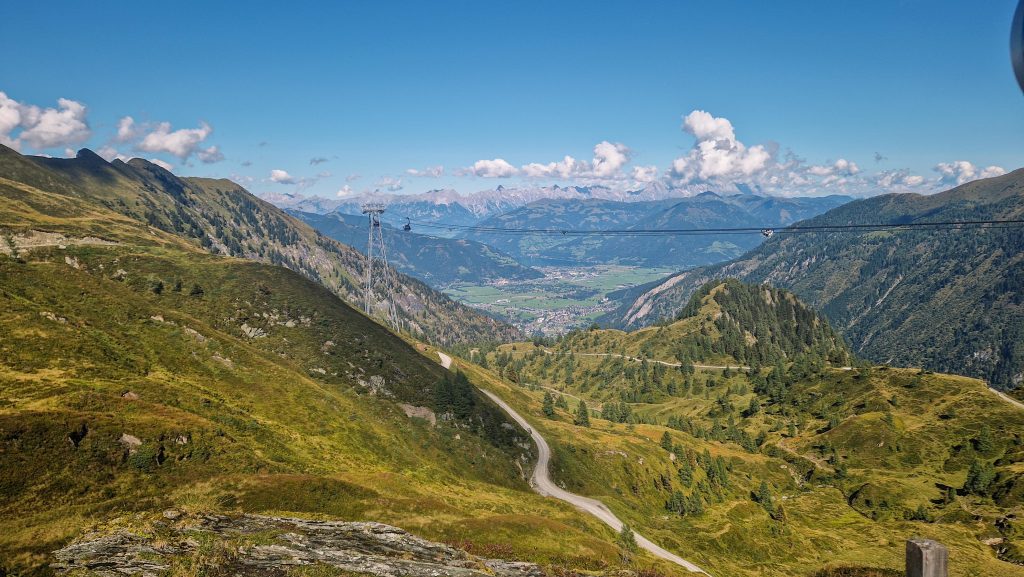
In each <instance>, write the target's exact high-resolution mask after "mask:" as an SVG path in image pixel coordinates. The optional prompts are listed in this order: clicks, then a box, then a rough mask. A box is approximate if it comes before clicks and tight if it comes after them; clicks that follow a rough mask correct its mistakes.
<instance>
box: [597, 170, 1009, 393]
mask: <svg viewBox="0 0 1024 577" xmlns="http://www.w3.org/2000/svg"><path fill="white" fill-rule="evenodd" d="M1021 218H1024V169H1021V170H1017V171H1015V172H1012V173H1009V174H1006V175H1004V176H1000V177H996V178H988V179H982V180H976V181H973V182H970V183H967V184H964V185H962V186H958V187H956V188H954V189H952V190H949V191H946V192H942V193H939V194H935V195H931V196H922V195H918V194H888V195H883V196H877V197H873V198H868V199H864V200H858V201H855V202H851V203H849V204H846V205H843V206H841V207H838V208H835V209H833V210H831V211H829V212H827V213H825V214H823V215H821V216H818V217H816V218H813V219H810V220H808V221H806V222H805V223H803V224H806V225H823V224H873V223H905V222H929V221H931V222H943V221H963V220H989V219H1001V220H1005V219H1021ZM726 277H736V278H739V279H741V280H743V281H746V282H753V283H760V282H767V283H770V284H772V285H774V286H778V287H785V288H788V289H790V290H792V291H793V292H794V293H796V294H797V295H798V296H800V298H802V299H804V300H805V301H807V302H808V303H810V304H811V305H812V306H814V307H816V308H818V309H819V310H821V311H822V312H823V313H824V314H825V316H826V317H828V319H829V321H830V322H831V323H832V325H833V326H834V327H836V329H837V330H839V331H840V332H841V333H842V334H843V335H844V336H845V337H846V338H847V339H849V340H850V342H851V344H852V345H853V348H854V350H855V351H856V352H857V353H858V354H860V355H863V356H864V357H866V358H869V359H872V360H875V361H879V362H888V363H893V364H896V365H902V366H922V367H925V368H928V369H932V370H937V371H944V372H953V373H959V374H966V375H970V376H976V377H981V378H985V379H987V380H988V381H989V382H991V383H992V384H994V385H996V386H1001V387H1013V386H1017V385H1020V384H1022V383H1024V230H1022V229H1021V228H995V229H976V228H975V229H964V230H916V231H892V232H864V233H857V232H832V233H814V234H799V235H786V236H782V235H776V236H775V237H773V238H771V239H770V240H768V241H767V242H765V243H763V244H762V245H761V246H759V247H757V248H755V249H753V250H751V251H750V252H748V253H746V254H745V255H743V256H742V257H740V258H738V259H736V260H733V261H730V262H727V263H722V264H717V265H712V266H707V267H702V268H697V269H693V270H690V271H685V272H682V273H679V274H676V275H673V276H671V277H670V278H668V279H666V280H664V281H662V282H659V283H654V284H651V285H647V286H641V287H636V288H634V289H627V290H624V291H621V292H620V293H619V294H617V295H612V297H613V298H618V299H621V302H622V305H621V307H620V308H619V309H618V310H617V311H615V312H613V313H611V314H609V315H607V316H606V317H604V318H603V319H601V321H600V322H602V323H603V324H606V325H610V326H620V327H639V326H644V325H650V324H653V323H655V322H656V321H658V320H659V319H663V318H671V317H674V316H675V315H676V313H677V312H678V311H679V310H680V309H681V308H682V307H683V305H684V304H685V303H686V302H687V300H688V299H689V297H690V295H691V294H693V292H694V291H696V290H697V288H698V287H700V286H701V285H703V284H704V283H706V282H708V281H709V280H712V279H721V278H726Z"/></svg>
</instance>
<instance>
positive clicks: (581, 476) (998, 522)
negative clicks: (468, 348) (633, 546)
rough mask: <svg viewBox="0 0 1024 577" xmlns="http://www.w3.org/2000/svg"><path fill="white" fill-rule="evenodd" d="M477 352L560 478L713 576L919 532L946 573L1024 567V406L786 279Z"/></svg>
mask: <svg viewBox="0 0 1024 577" xmlns="http://www.w3.org/2000/svg"><path fill="white" fill-rule="evenodd" d="M759 326H760V328H759ZM734 329H735V330H734ZM736 332H738V333H739V334H741V335H743V336H744V338H743V339H740V340H736V339H735V337H734V336H730V334H733V333H736ZM776 334H777V335H778V336H779V337H780V338H774V335H776ZM794 335H803V336H801V337H800V338H793V337H794ZM755 339H756V340H755ZM730 341H733V343H732V344H729V343H730ZM761 342H767V346H764V349H763V351H764V352H757V351H758V349H759V348H760V346H759V343H761ZM741 359H747V360H746V361H745V362H741ZM762 360H763V361H766V362H764V363H762V362H760V361H762ZM480 362H481V363H483V364H484V365H486V366H487V367H489V369H491V370H492V371H493V372H494V373H495V374H500V375H501V376H502V377H504V380H505V381H506V382H507V383H508V384H507V385H505V387H506V388H507V390H508V392H507V393H506V394H504V395H503V397H504V398H506V399H514V400H516V401H517V402H518V403H519V405H518V407H519V409H517V410H521V411H523V412H529V414H531V415H533V416H534V421H533V422H534V424H535V426H536V428H537V429H538V430H540V431H542V432H543V434H544V436H545V437H546V438H547V439H548V441H549V444H550V445H551V446H552V451H553V459H552V476H553V478H554V479H555V481H556V482H558V483H560V485H561V486H563V487H565V488H566V490H569V491H572V492H575V493H579V494H582V495H586V496H590V497H593V498H597V499H600V500H602V501H603V502H605V503H606V504H608V506H609V507H610V508H611V510H612V511H613V512H614V513H615V514H616V515H618V516H620V517H621V518H622V519H623V521H624V522H626V523H628V524H629V525H630V526H631V527H633V528H635V529H636V530H637V531H638V532H639V533H641V534H643V535H645V536H647V537H649V538H651V539H654V540H656V541H657V542H659V543H660V544H662V545H663V546H666V547H668V548H670V549H671V550H674V551H679V552H680V554H681V555H683V556H685V557H686V558H688V559H693V560H694V561H695V562H697V563H699V564H701V566H703V567H706V568H707V569H709V570H710V571H711V573H712V574H715V575H719V574H721V575H751V576H753V575H768V576H779V577H781V576H790V575H818V574H819V573H818V571H821V572H822V573H821V574H822V575H826V574H831V573H829V572H828V570H829V569H836V574H850V575H862V574H863V575H868V574H889V573H886V572H888V571H894V570H896V569H897V568H898V569H902V567H903V555H904V550H903V545H904V541H905V539H906V538H908V537H909V536H913V535H922V534H924V535H928V536H929V537H932V538H935V539H938V540H939V541H941V542H943V543H944V544H946V545H947V546H949V547H950V549H951V551H952V553H951V559H952V558H955V559H957V562H956V564H955V565H954V566H953V571H952V572H951V574H953V575H972V574H978V575H1007V576H1009V575H1024V569H1022V568H1021V563H1022V561H1024V542H1022V541H1021V539H1020V537H1019V535H1020V533H1019V531H1020V528H1019V527H1018V526H1017V525H1018V522H1017V519H1018V518H1019V516H1020V514H1021V513H1022V512H1024V492H1022V491H1021V487H1022V483H1024V475H1022V471H1024V469H1022V466H1021V465H1022V463H1024V450H1022V447H1024V438H1022V437H1021V434H1020V433H1019V431H1020V430H1024V429H1022V427H1024V411H1022V410H1021V409H1020V408H1019V407H1017V406H1014V405H1012V404H1010V403H1008V402H1006V401H1005V400H1003V399H1001V398H1000V397H998V396H997V395H995V394H994V393H992V392H991V391H989V390H988V389H987V388H986V387H985V384H984V383H982V382H981V381H978V380H975V379H970V378H966V377H957V376H951V375H941V374H935V373H932V372H930V371H924V370H920V369H894V368H890V367H887V366H872V365H870V364H867V363H865V362H863V361H860V360H858V359H856V358H853V357H852V356H851V355H850V354H849V351H848V350H847V348H846V346H845V344H844V343H843V341H842V340H841V339H840V338H839V337H838V336H837V335H836V334H835V332H833V331H832V330H831V329H829V328H828V324H827V323H826V322H825V321H824V320H823V319H822V318H820V317H819V316H817V315H816V314H814V313H813V311H812V310H811V309H809V308H808V307H807V306H806V305H804V304H802V303H800V302H799V301H798V300H796V299H795V297H794V296H793V294H792V293H789V292H787V291H784V290H777V289H772V288H769V287H765V286H750V285H743V284H740V283H737V282H736V281H733V280H729V281H725V282H716V283H713V284H710V285H706V286H704V287H703V288H702V289H701V290H700V291H699V292H698V293H697V294H696V295H695V296H694V297H693V298H692V299H691V301H690V302H689V303H688V304H687V305H686V307H685V308H684V313H683V314H682V315H681V317H680V318H678V319H676V320H674V321H670V322H665V323H661V324H659V325H658V326H654V327H648V328H643V329H638V330H636V331H633V332H629V333H626V332H622V331H618V330H607V329H599V328H596V327H594V328H592V329H590V330H584V331H577V332H574V333H571V334H569V335H567V336H566V337H565V338H563V339H561V340H559V341H557V342H543V341H540V340H538V341H536V342H521V343H514V344H506V345H503V346H500V347H498V348H497V349H495V350H493V351H489V352H487V353H486V356H485V357H483V358H482V359H481V361H480ZM744 364H745V365H747V367H749V368H747V367H741V366H740V365H744ZM848 364H852V365H853V366H852V367H849V366H847V365H848ZM584 414H585V415H586V416H587V417H586V418H585V419H584V418H582V415H584ZM996 423H998V426H999V427H1001V428H1002V430H1003V431H1006V432H1007V433H1006V434H1003V435H1000V434H998V432H997V427H996ZM838 567H844V568H846V569H844V570H843V571H847V572H843V571H839V570H838ZM871 571H878V572H880V573H871ZM972 572H973V573H972ZM893 574H898V573H893Z"/></svg>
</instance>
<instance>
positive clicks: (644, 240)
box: [464, 192, 852, 268]
mask: <svg viewBox="0 0 1024 577" xmlns="http://www.w3.org/2000/svg"><path fill="white" fill-rule="evenodd" d="M850 200H852V199H851V198H850V197H846V196H825V197H818V198H774V197H765V196H756V195H733V196H722V195H718V194H715V193H713V192H704V193H701V194H698V195H696V196H692V197H688V198H682V199H679V198H676V199H665V200H650V201H635V202H621V201H612V200H599V199H588V200H565V199H545V200H540V201H536V202H533V203H530V204H528V205H526V206H523V207H520V208H518V209H515V210H512V211H509V212H506V213H504V214H501V215H498V216H493V217H490V218H488V219H485V220H483V221H481V222H480V223H479V226H481V227H494V228H528V229H554V230H566V231H587V230H608V229H618V230H639V229H660V230H668V229H694V228H697V229H702V228H735V227H755V228H757V227H779V226H785V225H788V224H792V223H793V222H796V221H798V220H802V219H805V218H809V217H811V216H814V215H817V214H821V213H823V212H825V211H827V210H829V209H832V208H835V207H837V206H840V205H842V204H845V203H846V202H849V201H850ZM464 236H465V238H469V239H472V240H476V241H480V242H483V243H485V244H488V245H490V246H492V247H494V248H496V249H498V250H501V251H503V252H506V253H508V254H510V255H512V256H513V257H515V258H517V259H519V260H520V262H523V263H527V264H533V265H537V264H556V265H557V264H561V263H567V262H572V263H578V264H627V265H637V266H647V267H665V266H667V267H676V268H686V267H692V266H700V265H705V264H711V263H715V262H721V261H723V260H728V259H730V258H735V257H737V256H739V255H741V254H743V253H744V252H746V251H747V250H749V249H751V248H753V247H755V246H757V245H758V244H760V242H761V241H762V240H763V238H762V236H761V235H760V233H759V232H757V231H755V232H753V233H752V234H750V233H747V234H729V233H722V234H713V235H664V236H632V235H625V236H622V235H617V236H590V235H585V236H574V235H565V236H560V235H554V236H552V235H548V236H540V235H521V234H516V235H510V234H506V233H493V232H486V231H471V232H467V233H465V234H464Z"/></svg>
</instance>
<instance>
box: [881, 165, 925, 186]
mask: <svg viewBox="0 0 1024 577" xmlns="http://www.w3.org/2000/svg"><path fill="white" fill-rule="evenodd" d="M873 181H874V184H875V186H877V187H878V188H880V189H881V190H882V192H907V191H909V190H912V189H916V188H918V187H920V186H921V185H923V184H925V183H926V182H927V179H925V177H923V176H921V175H919V174H912V173H911V172H910V171H909V170H907V169H905V168H903V169H899V170H883V171H882V172H879V173H878V174H876V175H875V176H874V177H873Z"/></svg>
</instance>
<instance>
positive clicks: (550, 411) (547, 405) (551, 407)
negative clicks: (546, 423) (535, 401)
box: [544, 392, 555, 419]
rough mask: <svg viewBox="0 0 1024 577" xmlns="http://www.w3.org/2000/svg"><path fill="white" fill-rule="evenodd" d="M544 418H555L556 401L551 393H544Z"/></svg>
mask: <svg viewBox="0 0 1024 577" xmlns="http://www.w3.org/2000/svg"><path fill="white" fill-rule="evenodd" d="M544 416H545V417H547V418H549V419H554V418H555V399H554V397H552V396H551V393H550V392H545V393H544Z"/></svg>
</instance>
